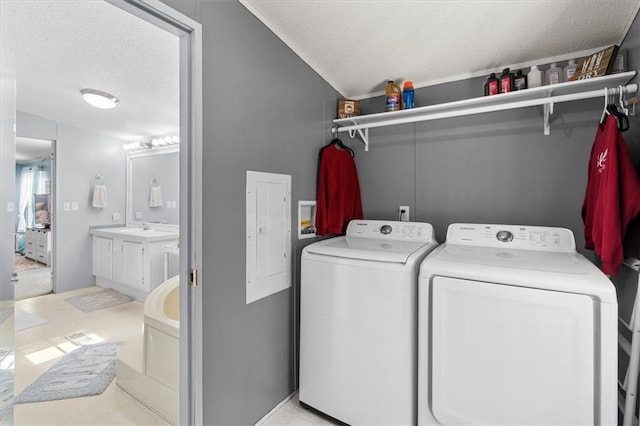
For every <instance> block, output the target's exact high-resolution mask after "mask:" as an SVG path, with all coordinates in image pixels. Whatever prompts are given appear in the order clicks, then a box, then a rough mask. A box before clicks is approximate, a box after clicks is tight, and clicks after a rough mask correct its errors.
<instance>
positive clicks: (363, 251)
mask: <svg viewBox="0 0 640 426" xmlns="http://www.w3.org/2000/svg"><path fill="white" fill-rule="evenodd" d="M436 246H437V242H436V241H435V239H434V236H433V227H432V226H431V225H430V224H428V223H412V222H388V221H373V220H354V221H351V222H350V223H349V226H348V228H347V232H346V236H343V237H336V238H332V239H328V240H323V241H319V242H317V243H314V244H311V245H309V246H307V247H305V249H304V250H303V252H302V272H301V274H302V277H301V284H300V285H301V290H300V388H299V398H300V402H302V403H304V404H306V405H307V406H309V407H312V408H314V409H316V410H318V411H321V412H323V413H325V414H327V415H329V416H331V417H333V418H335V419H338V420H340V421H342V422H345V423H348V424H352V425H359V424H361V425H375V424H380V425H392V424H415V423H416V420H417V419H416V410H417V408H416V395H417V358H416V355H417V320H418V318H417V306H418V301H417V281H418V269H419V267H420V262H421V261H422V260H423V259H424V257H425V256H426V255H427V254H428V253H429V252H431V251H432V250H433V249H434V248H435V247H436Z"/></svg>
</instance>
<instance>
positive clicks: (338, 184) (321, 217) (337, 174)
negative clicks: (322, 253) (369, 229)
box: [316, 144, 362, 235]
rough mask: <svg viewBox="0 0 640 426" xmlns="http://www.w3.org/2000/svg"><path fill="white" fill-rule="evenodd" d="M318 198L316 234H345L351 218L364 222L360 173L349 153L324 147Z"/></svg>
mask: <svg viewBox="0 0 640 426" xmlns="http://www.w3.org/2000/svg"><path fill="white" fill-rule="evenodd" d="M316 198H317V200H316V235H327V234H336V235H341V234H344V233H345V231H346V230H347V225H348V224H349V221H350V220H351V219H362V201H361V200H360V185H359V183H358V171H357V170H356V163H355V162H354V161H353V157H351V154H350V153H349V152H348V151H344V150H339V149H338V147H336V146H335V145H333V144H332V145H329V146H327V147H325V148H323V151H322V153H321V154H320V167H319V172H318V189H317V196H316Z"/></svg>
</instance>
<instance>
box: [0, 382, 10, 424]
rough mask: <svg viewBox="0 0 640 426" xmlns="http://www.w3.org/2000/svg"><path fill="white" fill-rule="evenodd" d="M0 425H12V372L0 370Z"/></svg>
mask: <svg viewBox="0 0 640 426" xmlns="http://www.w3.org/2000/svg"><path fill="white" fill-rule="evenodd" d="M0 424H3V425H4V424H6V425H11V424H13V370H0Z"/></svg>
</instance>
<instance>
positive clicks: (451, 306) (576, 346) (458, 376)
mask: <svg viewBox="0 0 640 426" xmlns="http://www.w3.org/2000/svg"><path fill="white" fill-rule="evenodd" d="M430 308H431V312H432V316H431V324H432V345H431V373H432V380H433V382H432V392H431V399H432V409H433V415H434V416H435V417H436V419H437V420H438V421H439V422H440V423H441V424H443V425H453V424H466V425H480V424H482V425H488V424H491V425H587V424H594V418H595V417H594V415H595V408H594V400H595V399H596V395H595V392H596V391H597V387H596V386H595V378H594V375H595V374H597V373H598V372H596V371H595V369H596V364H595V359H596V358H597V356H598V353H597V351H596V350H595V349H594V348H595V344H596V342H595V339H596V338H595V335H596V333H595V331H594V321H595V318H594V316H595V315H596V314H595V312H596V309H597V308H596V307H595V306H594V302H593V300H592V299H591V298H590V297H588V296H585V295H577V294H570V293H561V292H554V291H546V290H538V289H531V288H523V287H517V286H509V285H500V284H492V283H484V282H477V281H470V280H460V279H453V278H445V277H435V278H434V279H433V281H432V298H431V303H430ZM420 403H427V402H426V401H421V402H420Z"/></svg>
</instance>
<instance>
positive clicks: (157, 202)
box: [149, 185, 164, 207]
mask: <svg viewBox="0 0 640 426" xmlns="http://www.w3.org/2000/svg"><path fill="white" fill-rule="evenodd" d="M163 205H164V203H163V201H162V188H161V187H160V185H158V186H152V187H151V192H150V193H149V207H162V206H163Z"/></svg>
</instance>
